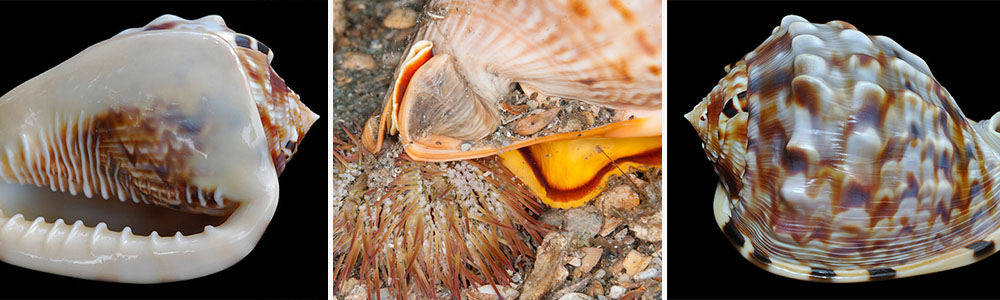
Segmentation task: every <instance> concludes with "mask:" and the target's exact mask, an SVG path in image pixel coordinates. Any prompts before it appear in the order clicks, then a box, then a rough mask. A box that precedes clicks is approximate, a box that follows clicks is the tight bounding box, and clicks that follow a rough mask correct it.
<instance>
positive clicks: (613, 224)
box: [600, 217, 622, 236]
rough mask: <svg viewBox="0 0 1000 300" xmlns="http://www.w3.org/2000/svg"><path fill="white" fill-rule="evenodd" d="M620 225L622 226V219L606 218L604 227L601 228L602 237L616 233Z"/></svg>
mask: <svg viewBox="0 0 1000 300" xmlns="http://www.w3.org/2000/svg"><path fill="white" fill-rule="evenodd" d="M619 225H622V219H621V218H619V217H606V218H604V225H603V226H601V232H600V234H601V236H608V235H609V234H611V233H612V232H614V231H615V229H616V228H618V226H619Z"/></svg>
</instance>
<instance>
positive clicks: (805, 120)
mask: <svg viewBox="0 0 1000 300" xmlns="http://www.w3.org/2000/svg"><path fill="white" fill-rule="evenodd" d="M728 71H729V73H728V74H727V76H726V77H725V78H723V79H722V80H721V81H720V82H719V84H718V85H717V86H716V87H715V89H713V90H712V92H711V93H710V94H709V95H708V96H707V97H706V98H705V99H704V100H703V101H702V102H701V103H699V104H698V105H697V106H696V107H695V109H694V110H693V111H692V112H690V113H688V114H687V115H686V117H687V118H688V120H690V121H691V123H692V124H693V125H694V126H695V128H696V130H697V131H698V133H699V136H700V137H701V138H702V140H703V142H704V148H705V152H706V154H707V155H708V157H709V159H710V160H712V161H713V162H715V166H716V172H717V173H718V174H719V176H720V178H721V180H720V187H719V189H718V191H717V194H716V200H715V204H714V205H715V210H716V219H717V221H718V223H719V226H720V227H721V228H722V229H723V231H724V233H725V234H726V235H727V236H728V237H729V239H730V240H731V241H732V242H733V243H734V244H735V245H736V246H737V248H739V251H740V253H741V254H742V255H743V256H744V257H746V258H748V259H749V260H750V261H751V262H754V263H755V264H757V265H759V266H761V267H763V268H765V269H767V270H768V271H770V272H773V273H776V274H779V275H782V276H787V277H792V278H797V279H806V280H822V281H834V282H855V281H865V280H874V279H887V278H898V277H906V276H913V275H919V274H925V273H930V272H936V271H941V270H946V269H951V268H955V267H959V266H962V265H966V264H969V263H972V262H974V261H975V260H977V259H980V258H982V257H984V256H986V255H989V254H992V253H993V252H994V251H995V249H996V247H994V246H993V245H994V241H995V240H996V239H997V234H998V232H997V228H998V226H1000V224H998V223H1000V216H998V213H1000V210H998V209H997V186H996V184H995V177H994V174H997V168H998V159H997V154H996V153H995V150H994V149H996V148H994V145H997V141H998V140H997V133H996V132H995V131H993V130H992V129H991V128H995V127H996V126H994V125H995V124H996V122H997V121H998V120H1000V119H998V117H996V116H994V118H993V120H991V121H984V122H980V123H976V122H974V121H971V120H968V119H966V117H965V116H964V115H963V114H962V112H961V110H960V109H959V108H958V106H957V105H956V104H955V101H954V100H953V99H952V97H951V95H950V94H949V93H948V91H947V90H946V89H945V88H944V87H942V86H941V85H940V84H938V82H937V81H936V80H935V79H934V77H933V75H932V74H931V72H930V70H929V69H928V67H927V65H926V64H925V63H924V61H923V60H921V59H920V58H919V57H917V56H915V55H913V54H912V53H910V52H908V51H906V50H904V49H903V48H902V47H900V46H899V45H898V44H897V43H896V42H894V41H893V40H891V39H889V38H887V37H883V36H868V35H865V34H863V33H861V32H859V31H858V30H857V29H856V28H855V27H854V26H852V25H851V24H848V23H845V22H841V21H833V22H829V23H826V24H810V23H809V22H808V21H806V20H805V19H803V18H801V17H798V16H787V17H785V18H784V19H783V20H782V22H781V26H779V27H777V28H775V30H774V31H773V32H772V35H771V36H770V37H769V38H768V39H767V40H765V41H764V43H763V44H762V45H760V46H759V47H757V48H756V49H755V50H753V51H752V52H750V53H748V54H747V55H746V56H744V58H743V59H742V60H741V61H739V62H737V63H736V64H734V65H733V67H732V68H731V69H729V70H728Z"/></svg>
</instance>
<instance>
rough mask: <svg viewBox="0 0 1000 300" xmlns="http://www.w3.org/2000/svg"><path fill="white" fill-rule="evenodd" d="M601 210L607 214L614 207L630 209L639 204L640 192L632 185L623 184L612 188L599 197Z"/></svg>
mask: <svg viewBox="0 0 1000 300" xmlns="http://www.w3.org/2000/svg"><path fill="white" fill-rule="evenodd" d="M598 201H599V203H600V205H601V211H603V212H604V214H605V215H607V214H608V212H610V211H611V210H612V209H617V210H629V209H633V208H635V207H636V206H639V194H636V193H635V191H633V190H632V186H630V185H628V184H622V185H619V186H616V187H613V188H611V189H610V190H608V191H607V192H605V193H604V194H601V197H600V199H598Z"/></svg>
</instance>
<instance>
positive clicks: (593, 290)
mask: <svg viewBox="0 0 1000 300" xmlns="http://www.w3.org/2000/svg"><path fill="white" fill-rule="evenodd" d="M587 294H590V295H591V296H593V295H604V285H603V284H601V282H600V281H597V280H591V281H590V286H588V287H587Z"/></svg>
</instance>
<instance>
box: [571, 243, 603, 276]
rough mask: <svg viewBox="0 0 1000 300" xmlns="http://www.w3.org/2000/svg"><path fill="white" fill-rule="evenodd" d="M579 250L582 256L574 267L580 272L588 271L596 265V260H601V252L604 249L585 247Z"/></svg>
mask: <svg viewBox="0 0 1000 300" xmlns="http://www.w3.org/2000/svg"><path fill="white" fill-rule="evenodd" d="M580 250H581V251H583V258H581V259H580V266H579V267H577V268H576V269H577V270H579V271H580V273H581V274H582V273H589V272H590V270H591V269H593V268H594V266H596V265H597V262H598V261H600V260H601V254H602V253H604V250H603V249H601V248H597V247H585V248H582V249H580Z"/></svg>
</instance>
